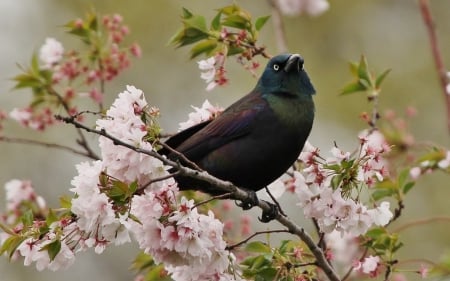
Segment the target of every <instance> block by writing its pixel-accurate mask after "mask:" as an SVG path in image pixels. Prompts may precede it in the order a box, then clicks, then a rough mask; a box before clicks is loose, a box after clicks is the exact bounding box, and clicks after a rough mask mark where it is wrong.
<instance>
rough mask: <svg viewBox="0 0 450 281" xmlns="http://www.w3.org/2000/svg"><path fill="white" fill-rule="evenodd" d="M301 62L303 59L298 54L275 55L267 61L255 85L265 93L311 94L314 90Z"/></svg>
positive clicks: (293, 95) (292, 95)
mask: <svg viewBox="0 0 450 281" xmlns="http://www.w3.org/2000/svg"><path fill="white" fill-rule="evenodd" d="M303 64H304V60H303V58H302V57H301V56H300V55H299V54H282V55H278V56H275V57H273V58H272V59H270V61H269V63H267V66H266V69H265V70H264V73H263V74H262V76H261V78H260V79H259V81H258V84H257V87H259V88H260V89H261V90H262V92H263V93H267V94H280V95H283V96H284V95H286V96H288V97H289V96H291V97H295V96H301V95H306V96H311V95H313V94H314V93H315V90H314V86H313V85H312V84H311V81H310V80H309V77H308V74H307V73H306V71H305V70H304V68H303Z"/></svg>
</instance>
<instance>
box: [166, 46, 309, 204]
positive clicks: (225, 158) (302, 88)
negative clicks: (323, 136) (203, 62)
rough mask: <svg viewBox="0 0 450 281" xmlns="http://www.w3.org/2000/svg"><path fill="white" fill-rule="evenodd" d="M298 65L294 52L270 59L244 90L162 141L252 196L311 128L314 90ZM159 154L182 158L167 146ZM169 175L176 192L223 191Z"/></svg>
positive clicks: (288, 161) (282, 168)
mask: <svg viewBox="0 0 450 281" xmlns="http://www.w3.org/2000/svg"><path fill="white" fill-rule="evenodd" d="M303 63H304V61H303V58H302V57H301V56H300V55H298V54H282V55H278V56H276V57H273V58H272V59H271V60H270V61H269V62H268V64H267V66H266V68H265V70H264V73H263V74H262V76H261V78H260V79H259V81H258V83H257V84H256V86H255V88H254V89H253V90H252V91H251V92H250V93H249V94H247V95H246V96H244V97H242V98H241V99H240V100H238V101H236V102H235V103H234V104H232V105H231V106H230V107H228V108H227V109H226V110H225V111H224V112H222V113H221V114H220V115H219V116H218V117H216V118H215V119H213V120H210V121H206V122H203V123H200V124H197V125H195V126H193V127H191V128H188V129H186V130H184V131H181V132H179V133H177V134H176V135H174V136H172V137H170V138H169V139H168V140H167V141H166V144H167V145H168V146H170V147H171V148H173V149H175V150H176V151H178V152H180V153H182V154H184V156H186V158H187V159H189V160H190V161H192V162H194V163H196V164H197V165H198V166H199V167H200V168H202V169H204V170H205V171H207V172H208V173H210V174H211V175H213V176H215V177H217V178H220V179H222V180H226V181H230V182H232V183H233V184H235V185H236V186H238V187H241V188H243V189H245V190H247V191H249V192H253V194H254V192H256V191H258V190H260V189H262V188H264V187H266V186H267V185H269V184H270V183H271V182H273V181H274V180H276V179H277V178H278V177H280V176H281V175H282V174H283V173H284V172H286V170H287V169H288V168H289V167H290V166H291V165H292V164H293V163H294V162H295V160H296V159H297V157H298V155H299V154H300V152H301V150H302V149H303V145H304V143H305V141H306V139H307V138H308V136H309V133H310V131H311V128H312V124H313V120H314V111H315V110H314V103H313V99H312V95H313V94H314V93H315V90H314V87H313V85H312V84H311V82H310V79H309V77H308V75H307V73H306V72H305V70H304V68H303ZM160 153H161V154H163V155H167V156H168V157H169V158H170V159H173V160H179V161H181V162H182V160H181V159H178V157H177V155H176V154H175V153H171V152H169V151H168V150H167V149H162V150H160ZM182 164H186V163H182ZM175 179H176V180H177V182H178V186H179V188H180V190H190V189H192V190H200V191H203V192H206V193H208V194H211V195H221V194H224V192H223V191H222V190H218V189H217V188H216V187H214V186H212V185H210V184H208V183H206V182H202V181H200V180H196V179H193V178H190V177H187V176H176V177H175ZM255 198H256V195H255ZM250 207H251V206H248V208H250Z"/></svg>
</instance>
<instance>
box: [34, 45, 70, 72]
mask: <svg viewBox="0 0 450 281" xmlns="http://www.w3.org/2000/svg"><path fill="white" fill-rule="evenodd" d="M63 55H64V47H63V45H62V44H61V43H60V42H59V41H57V40H56V39H54V38H47V39H45V44H44V45H42V47H41V48H40V49H39V59H40V60H41V62H42V63H43V64H44V68H51V67H53V66H54V65H55V64H56V63H58V62H59V61H60V60H61V59H62V57H63Z"/></svg>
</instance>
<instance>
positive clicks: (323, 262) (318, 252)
mask: <svg viewBox="0 0 450 281" xmlns="http://www.w3.org/2000/svg"><path fill="white" fill-rule="evenodd" d="M56 117H57V119H59V120H62V121H63V122H65V123H68V124H72V125H74V126H75V127H76V128H79V129H83V130H85V131H87V132H89V133H94V134H97V135H100V136H103V137H106V138H108V139H110V140H111V141H113V143H114V144H115V145H120V146H123V147H127V148H129V149H131V150H133V151H135V152H138V153H143V154H146V155H149V156H152V157H155V158H156V159H159V160H160V161H161V162H163V163H164V164H165V165H169V166H172V167H174V168H177V169H178V170H179V172H180V174H181V175H183V176H188V177H192V178H196V179H199V180H202V181H205V182H208V183H210V184H213V185H214V186H216V187H217V188H219V189H221V190H223V191H225V192H227V193H230V194H231V195H232V197H233V198H234V199H236V200H239V201H248V200H249V199H251V195H250V193H249V192H247V191H245V190H243V189H240V188H238V187H237V186H235V185H234V184H232V183H231V182H228V181H223V180H220V179H218V178H216V177H213V176H211V175H210V174H208V173H207V172H205V171H197V170H193V169H191V168H187V167H184V166H181V165H180V164H179V163H178V162H175V161H172V160H170V159H167V158H166V157H164V156H162V155H160V154H159V153H157V152H155V151H150V150H146V149H142V148H139V147H135V146H133V145H131V144H128V143H126V142H123V141H121V140H119V139H117V138H115V137H114V136H112V135H110V134H109V133H107V132H106V131H105V130H104V129H101V130H95V129H92V128H89V127H87V126H85V125H83V124H81V123H79V122H77V121H76V120H75V118H73V117H62V116H56ZM257 206H258V207H259V208H260V209H262V210H263V211H264V212H271V211H272V207H271V206H270V205H269V203H267V202H265V201H263V200H258V204H257ZM275 220H277V221H278V222H279V223H280V224H282V225H283V226H285V227H286V228H287V230H286V232H289V233H291V234H294V235H296V236H298V237H299V238H300V239H301V240H302V241H303V242H304V243H305V244H306V245H307V246H308V248H309V250H310V251H311V253H312V254H313V255H314V257H315V258H316V263H317V266H318V267H320V268H321V269H322V270H323V272H324V273H325V274H326V276H327V277H328V279H329V280H330V281H340V279H339V277H338V275H337V273H336V272H335V271H334V269H333V267H332V266H331V264H330V263H329V262H328V260H327V259H326V257H325V253H324V252H323V251H322V249H320V247H318V246H317V245H316V243H315V242H314V240H313V239H312V237H311V236H310V235H309V234H308V233H307V232H306V231H305V229H304V228H302V227H300V226H299V225H297V224H295V223H294V222H293V221H292V220H290V219H289V218H288V217H286V216H283V215H282V214H281V213H278V215H277V217H276V218H275Z"/></svg>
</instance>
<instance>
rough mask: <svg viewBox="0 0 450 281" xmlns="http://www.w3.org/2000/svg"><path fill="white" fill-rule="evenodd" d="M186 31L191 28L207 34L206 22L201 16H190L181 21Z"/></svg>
mask: <svg viewBox="0 0 450 281" xmlns="http://www.w3.org/2000/svg"><path fill="white" fill-rule="evenodd" d="M183 23H184V24H185V27H186V29H189V28H193V29H196V30H198V31H201V32H202V33H208V28H207V27H206V20H205V17H203V16H192V17H190V18H186V19H184V20H183Z"/></svg>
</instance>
